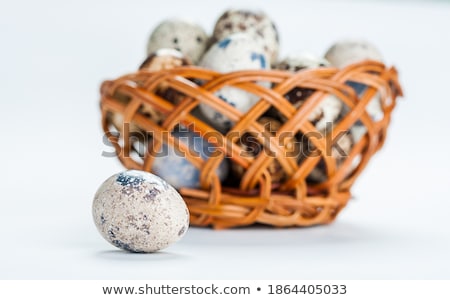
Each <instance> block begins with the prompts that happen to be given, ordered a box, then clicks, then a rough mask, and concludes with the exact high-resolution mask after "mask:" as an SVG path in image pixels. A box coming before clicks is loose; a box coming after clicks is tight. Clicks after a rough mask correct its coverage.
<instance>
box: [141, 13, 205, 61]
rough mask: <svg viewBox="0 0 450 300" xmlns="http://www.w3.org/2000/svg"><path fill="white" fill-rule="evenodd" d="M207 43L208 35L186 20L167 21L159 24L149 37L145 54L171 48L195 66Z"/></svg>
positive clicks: (199, 27)
mask: <svg viewBox="0 0 450 300" xmlns="http://www.w3.org/2000/svg"><path fill="white" fill-rule="evenodd" d="M208 41H209V37H208V35H207V34H206V32H205V31H204V30H203V28H202V27H201V26H199V25H198V24H195V23H193V22H191V21H188V20H182V19H168V20H165V21H163V22H161V23H160V24H159V25H158V26H157V27H156V28H155V30H154V31H153V32H152V34H151V35H150V38H149V41H148V44H147V54H151V53H153V52H155V51H157V50H158V49H162V48H172V49H176V50H178V51H180V52H181V53H183V54H184V55H185V56H186V57H188V58H189V59H190V60H191V61H192V62H193V63H194V64H196V63H197V62H198V61H199V60H200V57H201V56H202V55H203V53H204V52H205V50H206V46H207V44H208Z"/></svg>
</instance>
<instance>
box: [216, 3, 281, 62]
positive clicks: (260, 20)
mask: <svg viewBox="0 0 450 300" xmlns="http://www.w3.org/2000/svg"><path fill="white" fill-rule="evenodd" d="M238 32H244V33H246V34H249V35H251V36H253V37H255V38H257V39H259V41H260V43H261V45H262V49H263V51H264V52H265V54H266V55H267V57H268V58H269V59H270V61H271V63H275V62H276V61H277V58H278V52H279V48H280V39H279V33H278V30H277V27H276V26H275V23H274V22H273V21H272V20H271V19H270V17H269V16H268V15H266V14H265V13H264V12H262V11H255V10H243V9H230V10H227V11H225V12H224V13H223V14H222V15H221V16H220V17H219V19H218V20H217V22H216V24H215V25H214V33H213V39H214V40H216V41H220V40H223V39H224V38H226V37H228V36H230V35H232V34H234V33H238Z"/></svg>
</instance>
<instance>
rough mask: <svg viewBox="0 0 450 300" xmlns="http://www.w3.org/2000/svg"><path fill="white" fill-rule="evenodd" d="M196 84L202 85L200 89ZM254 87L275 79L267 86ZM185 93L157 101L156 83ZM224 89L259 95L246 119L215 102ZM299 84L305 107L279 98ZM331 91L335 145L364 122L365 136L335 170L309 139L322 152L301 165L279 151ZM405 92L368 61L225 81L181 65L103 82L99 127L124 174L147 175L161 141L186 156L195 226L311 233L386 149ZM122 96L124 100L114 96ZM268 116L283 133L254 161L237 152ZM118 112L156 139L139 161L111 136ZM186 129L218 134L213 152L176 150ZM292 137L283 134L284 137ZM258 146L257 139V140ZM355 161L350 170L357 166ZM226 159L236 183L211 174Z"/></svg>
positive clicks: (187, 194)
mask: <svg viewBox="0 0 450 300" xmlns="http://www.w3.org/2000/svg"><path fill="white" fill-rule="evenodd" d="M347 81H353V82H358V83H362V84H364V85H366V86H368V87H369V88H368V89H367V90H366V91H365V92H364V93H363V94H362V95H361V96H360V97H358V95H357V94H356V93H355V91H354V90H353V89H352V88H351V87H350V86H348V85H346V84H345V82H347ZM199 82H201V83H202V84H201V85H199V84H198V83H199ZM257 82H271V83H272V88H268V87H266V86H265V85H264V86H263V85H261V84H258V83H257ZM162 85H163V86H164V87H168V88H170V89H171V90H173V91H175V92H178V93H181V94H182V95H184V97H183V98H182V100H181V101H180V102H179V103H177V104H173V103H172V102H171V101H169V100H168V99H164V98H162V97H161V96H159V95H158V93H157V90H158V87H160V86H162ZM225 86H230V87H231V86H232V87H236V88H239V89H242V90H245V91H247V92H250V93H252V94H255V95H257V96H258V97H259V99H260V100H259V101H258V102H257V104H256V105H254V106H253V107H252V108H251V109H250V110H249V111H248V112H247V113H241V112H239V111H238V110H237V109H235V108H234V107H232V106H230V105H229V104H227V103H226V102H224V101H223V100H221V99H220V98H218V97H217V96H216V95H215V92H216V91H218V90H220V89H221V88H223V87H225ZM295 87H300V88H307V89H312V90H315V92H314V93H312V95H311V96H309V97H308V99H307V100H306V101H305V103H304V104H303V105H302V106H301V107H300V108H299V109H296V108H295V107H294V106H293V105H292V104H291V103H289V101H288V100H286V99H285V97H284V96H283V95H285V94H286V93H288V92H289V91H291V90H292V89H293V88H295ZM376 93H379V95H380V98H381V102H382V109H383V112H384V116H383V119H382V120H380V121H377V122H374V121H372V119H371V118H370V116H369V115H368V114H367V113H366V112H365V108H366V106H367V104H368V103H369V101H370V100H371V99H372V98H373V97H374V96H375V95H376ZM329 94H333V95H335V96H336V97H338V98H339V99H341V101H342V102H343V103H344V104H345V105H346V106H347V107H348V108H349V109H350V112H349V113H348V114H346V115H345V116H344V117H343V118H342V119H341V120H339V121H338V122H337V123H336V124H335V125H334V128H333V131H332V132H331V133H330V134H331V136H329V138H331V139H335V138H336V136H337V135H338V134H339V133H342V132H346V131H348V130H349V129H350V128H351V127H352V126H353V124H354V123H355V122H357V121H360V122H361V123H362V124H363V125H364V126H365V127H366V130H367V134H366V135H365V136H364V137H363V138H362V139H361V140H360V141H358V142H357V143H355V144H354V145H353V147H352V150H351V152H350V153H349V155H348V157H347V158H346V159H345V160H344V162H342V163H341V164H340V165H339V167H338V166H337V161H336V159H335V158H334V157H332V156H330V155H325V153H327V145H326V143H325V141H324V140H323V139H319V140H315V141H313V143H314V147H315V148H316V149H317V150H318V151H320V153H323V155H321V156H314V157H308V158H306V159H305V160H302V162H301V163H299V162H298V160H297V159H295V158H294V157H289V156H287V155H285V154H286V153H287V152H289V149H285V147H284V146H283V145H287V144H288V143H289V139H292V138H293V137H294V136H295V135H296V134H299V133H300V134H305V133H309V132H315V131H317V130H316V128H315V127H314V124H312V123H311V122H309V121H308V116H309V115H310V114H311V112H312V111H313V110H314V108H315V107H316V106H317V105H318V104H319V103H320V101H321V100H322V99H323V98H324V97H326V96H327V95H329ZM401 94H402V92H401V88H400V86H399V83H398V79H397V72H396V70H395V68H386V67H385V66H384V65H383V64H381V63H378V62H373V61H366V62H362V63H358V64H354V65H351V66H349V67H346V68H344V69H334V68H320V69H313V70H305V71H301V72H297V73H289V72H284V71H275V70H272V71H238V72H232V73H227V74H221V73H217V72H214V71H211V70H206V69H201V68H197V67H180V68H176V69H172V70H167V71H160V72H148V71H145V70H141V71H138V72H136V73H133V74H129V75H126V76H123V77H120V78H118V79H116V80H114V81H105V82H104V83H103V84H102V87H101V110H102V126H103V129H104V131H105V133H106V135H107V137H108V139H109V140H110V141H111V142H112V144H113V145H114V147H115V148H116V152H117V154H118V157H119V159H120V161H121V162H122V163H123V165H124V166H125V167H127V168H129V169H140V170H146V171H151V166H152V163H153V159H154V157H153V155H152V153H154V152H155V151H158V149H159V148H160V147H161V145H162V143H167V144H169V145H171V146H172V147H176V148H179V149H180V150H182V151H183V153H186V158H187V159H188V160H189V161H190V162H191V163H192V164H193V165H194V166H196V167H197V168H198V169H199V170H200V186H201V188H199V189H187V188H182V189H180V193H181V195H182V196H183V198H184V199H185V201H186V203H187V205H188V207H189V210H190V212H191V223H192V224H194V225H198V226H210V225H212V226H213V227H214V228H228V227H235V226H245V225H250V224H254V223H263V224H269V225H273V226H280V227H284V226H310V225H315V224H325V223H329V222H331V221H332V220H334V218H335V217H336V215H337V214H338V212H339V211H340V210H341V209H342V208H343V207H345V205H346V203H347V201H348V200H349V198H350V188H351V186H352V185H353V183H354V181H355V180H356V178H357V177H358V175H359V174H360V173H361V171H362V170H363V169H364V167H365V166H366V164H367V162H368V161H369V159H370V158H371V156H372V155H373V154H374V153H375V152H376V151H377V150H378V149H380V147H381V146H382V145H383V142H384V140H385V137H386V130H387V128H388V125H389V122H390V117H391V112H392V110H393V108H394V107H395V104H396V98H397V96H400V95H401ZM117 95H122V97H125V98H126V101H123V99H120V97H117ZM200 103H204V104H207V105H208V106H210V107H212V108H213V109H214V110H216V111H217V112H219V113H221V114H223V115H224V116H226V117H227V118H228V119H229V120H231V121H232V122H233V123H234V125H233V127H232V129H231V130H230V131H228V132H227V133H226V134H221V133H219V132H218V131H216V130H215V129H214V128H212V127H211V126H210V125H208V124H207V123H205V122H203V121H201V120H199V119H198V118H197V117H196V116H195V114H192V111H193V110H194V109H195V108H196V107H198V105H199V104H200ZM143 104H147V105H150V106H151V107H153V108H154V109H155V110H156V111H158V112H159V113H162V115H164V116H165V119H164V120H163V121H162V123H160V124H157V123H155V122H153V121H152V119H151V118H148V117H146V116H145V115H143V114H141V113H139V108H140V107H141V106H142V105H143ZM269 109H274V110H276V111H277V112H278V113H279V114H281V115H282V117H283V119H286V122H284V123H283V124H282V125H281V128H280V129H279V130H278V131H277V132H276V133H274V134H273V135H271V134H269V135H267V136H266V139H265V140H266V141H268V143H267V142H266V143H265V145H264V147H268V148H270V150H269V149H268V150H269V151H261V152H260V153H259V154H258V156H256V157H247V156H243V155H240V153H241V151H243V149H242V148H241V147H240V145H239V143H238V139H239V136H241V135H242V133H244V132H248V131H251V132H261V133H263V134H262V135H264V134H265V133H264V132H265V131H264V126H263V125H262V124H260V123H258V121H257V120H258V119H259V118H260V117H261V116H263V114H264V113H266V112H267V111H268V110H269ZM110 113H119V114H121V115H122V116H123V122H124V123H126V124H128V123H133V124H136V125H137V126H138V127H139V128H141V129H142V130H144V131H146V132H150V133H152V138H153V140H152V147H153V148H152V151H153V152H152V151H148V153H146V154H145V157H144V159H143V161H139V160H137V159H135V158H134V157H133V155H132V154H133V153H132V152H133V151H135V150H134V149H133V147H132V144H131V138H130V134H129V132H127V130H124V132H123V135H122V136H120V137H118V136H117V135H114V134H112V133H111V132H110V130H111V122H110V118H108V115H109V114H110ZM179 124H182V125H184V126H186V127H189V128H190V130H193V131H196V132H198V133H199V134H200V135H201V136H205V135H207V134H210V133H211V132H214V133H215V135H214V136H215V137H218V141H216V143H215V146H216V149H217V153H215V154H217V155H213V156H211V157H210V158H208V159H207V160H203V159H202V158H200V157H198V156H195V155H192V154H190V153H189V151H188V149H186V148H184V149H183V147H184V146H183V144H182V143H175V140H174V138H173V137H171V135H170V134H164V133H167V132H171V131H172V130H173V129H174V127H175V126H177V125H179ZM286 133H289V134H286ZM261 143H262V141H261ZM356 158H358V159H359V163H358V165H357V166H354V165H353V164H354V160H355V159H356ZM224 159H229V160H231V161H232V162H233V163H235V164H238V165H240V166H242V167H243V169H245V173H244V175H243V176H242V178H240V182H239V184H238V185H236V186H226V185H222V183H221V182H220V180H219V178H218V176H217V175H216V169H217V168H218V166H219V165H220V163H221V162H222V160H224ZM274 159H276V160H277V161H278V163H279V164H280V165H281V166H282V168H283V170H284V172H285V173H286V176H285V177H286V178H285V180H283V181H282V182H280V183H278V184H274V183H273V182H272V179H271V175H270V172H269V171H268V166H269V165H270V164H271V163H272V161H273V160H274ZM321 161H322V162H323V163H324V164H325V165H326V173H327V180H326V181H324V182H321V183H318V184H314V185H313V184H311V183H308V182H307V177H308V175H309V174H310V173H311V172H312V171H313V169H314V168H315V167H316V165H317V164H318V163H319V162H321Z"/></svg>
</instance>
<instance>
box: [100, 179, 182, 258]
mask: <svg viewBox="0 0 450 300" xmlns="http://www.w3.org/2000/svg"><path fill="white" fill-rule="evenodd" d="M92 215H93V219H94V223H95V225H96V227H97V229H98V231H99V232H100V234H101V235H102V237H103V238H104V239H105V240H107V241H108V242H109V243H111V244H112V245H114V246H115V247H117V248H120V249H123V250H126V251H130V252H141V253H146V252H155V251H158V250H161V249H164V248H166V247H168V246H170V245H171V244H173V243H175V242H177V241H178V240H180V239H181V238H182V237H183V236H184V234H185V233H186V231H187V229H188V227H189V211H188V209H187V206H186V204H185V202H184V200H183V198H181V196H180V194H179V193H178V192H177V191H176V190H175V189H174V188H173V187H172V186H170V185H169V184H168V183H167V182H166V181H164V180H163V179H162V178H160V177H158V176H156V175H154V174H151V173H148V172H143V171H137V170H129V171H124V172H120V173H118V174H115V175H113V176H111V177H109V178H108V179H107V180H106V181H105V182H104V183H103V184H102V185H101V186H100V187H99V189H98V190H97V192H96V194H95V196H94V201H93V204H92Z"/></svg>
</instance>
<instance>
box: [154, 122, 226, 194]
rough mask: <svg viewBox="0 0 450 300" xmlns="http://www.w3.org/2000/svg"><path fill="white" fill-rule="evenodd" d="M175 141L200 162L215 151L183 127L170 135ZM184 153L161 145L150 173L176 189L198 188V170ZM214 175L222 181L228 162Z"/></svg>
mask: <svg viewBox="0 0 450 300" xmlns="http://www.w3.org/2000/svg"><path fill="white" fill-rule="evenodd" d="M171 135H172V136H173V137H174V138H175V139H176V140H177V141H176V142H178V143H180V144H181V143H182V144H184V145H185V146H187V147H188V148H189V154H193V155H197V157H200V158H201V159H202V160H207V159H208V158H209V157H210V156H211V155H213V153H214V151H215V147H214V145H213V144H211V143H209V142H208V141H207V140H205V139H204V138H203V137H201V136H200V135H199V134H198V133H195V132H193V131H190V130H188V129H186V128H184V127H177V128H176V129H174V130H173V131H172V133H171ZM186 155H187V154H186V153H182V152H181V151H178V149H175V148H174V147H172V146H168V145H167V144H163V145H162V146H161V148H160V150H159V151H158V152H157V153H155V158H154V162H153V165H152V172H153V173H155V174H157V175H158V176H160V177H162V178H164V179H165V180H166V181H167V182H168V183H169V184H171V185H172V186H174V187H175V188H176V189H180V188H199V187H200V170H199V169H197V168H196V167H195V166H194V165H193V164H192V163H191V162H190V161H189V160H188V159H187V158H186ZM216 175H217V176H218V178H219V180H220V181H224V180H225V178H226V177H227V175H228V161H227V160H223V161H222V162H221V163H220V164H219V167H218V168H217V170H216Z"/></svg>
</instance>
